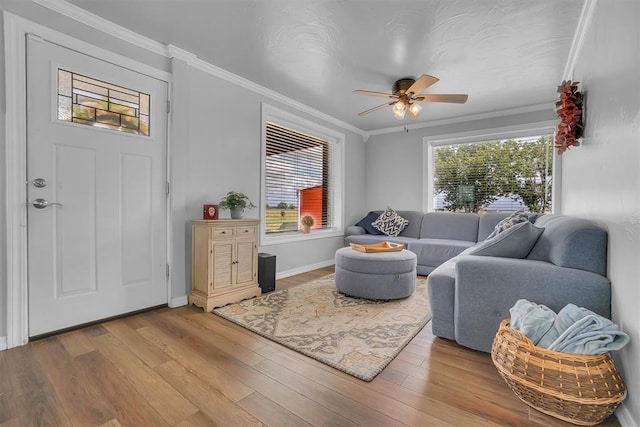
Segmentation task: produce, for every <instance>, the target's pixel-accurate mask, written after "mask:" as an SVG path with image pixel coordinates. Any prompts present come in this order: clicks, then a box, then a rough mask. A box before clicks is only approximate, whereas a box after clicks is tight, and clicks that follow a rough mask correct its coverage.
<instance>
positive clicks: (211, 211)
mask: <svg viewBox="0 0 640 427" xmlns="http://www.w3.org/2000/svg"><path fill="white" fill-rule="evenodd" d="M202 219H218V205H202Z"/></svg>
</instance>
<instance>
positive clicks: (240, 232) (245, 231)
mask: <svg viewBox="0 0 640 427" xmlns="http://www.w3.org/2000/svg"><path fill="white" fill-rule="evenodd" d="M255 235H256V227H252V226H244V227H236V237H242V236H255Z"/></svg>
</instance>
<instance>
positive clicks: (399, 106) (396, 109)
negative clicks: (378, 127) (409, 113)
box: [393, 100, 407, 117]
mask: <svg viewBox="0 0 640 427" xmlns="http://www.w3.org/2000/svg"><path fill="white" fill-rule="evenodd" d="M406 108H407V107H406V105H404V102H402V101H401V100H400V101H398V102H396V103H395V104H393V114H396V116H397V115H398V114H399V113H402V116H403V117H404V111H405V110H406Z"/></svg>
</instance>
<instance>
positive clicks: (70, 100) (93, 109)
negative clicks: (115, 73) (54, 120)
mask: <svg viewBox="0 0 640 427" xmlns="http://www.w3.org/2000/svg"><path fill="white" fill-rule="evenodd" d="M149 103H150V96H149V95H148V94H146V93H142V92H137V91H135V90H131V89H127V88H124V87H121V86H116V85H113V84H110V83H105V82H103V81H100V80H96V79H92V78H91V77H87V76H83V75H82V74H76V73H72V72H70V71H66V70H61V69H60V70H58V120H62V121H66V122H73V123H79V124H83V125H89V126H96V127H101V128H106V129H113V130H118V131H121V132H127V133H134V134H137V135H146V136H148V135H149Z"/></svg>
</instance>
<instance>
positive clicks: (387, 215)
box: [371, 207, 409, 236]
mask: <svg viewBox="0 0 640 427" xmlns="http://www.w3.org/2000/svg"><path fill="white" fill-rule="evenodd" d="M408 224H409V221H408V220H406V219H404V218H402V217H401V216H400V215H398V213H397V212H396V211H394V210H393V209H391V208H389V207H387V209H385V211H384V212H382V214H381V215H380V216H379V217H378V219H376V220H375V221H374V222H373V224H371V225H373V226H374V227H375V228H377V229H378V230H380V231H382V232H383V233H384V234H386V235H387V236H397V235H398V234H400V233H401V232H402V230H404V228H405V227H406V226H407V225H408Z"/></svg>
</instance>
